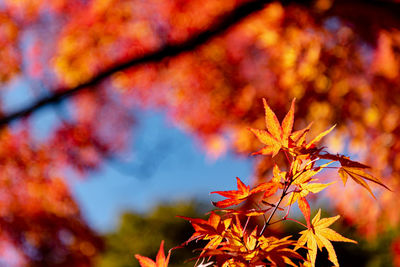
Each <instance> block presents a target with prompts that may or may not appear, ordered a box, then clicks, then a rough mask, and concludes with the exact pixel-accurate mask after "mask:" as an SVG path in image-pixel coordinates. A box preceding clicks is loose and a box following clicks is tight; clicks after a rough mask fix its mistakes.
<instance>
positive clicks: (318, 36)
mask: <svg viewBox="0 0 400 267" xmlns="http://www.w3.org/2000/svg"><path fill="white" fill-rule="evenodd" d="M398 14H400V2H399V1H396V0H369V1H361V0H347V1H346V0H315V1H307V0H303V1H294V0H289V1H261V0H236V1H205V0H192V1H182V0H147V1H138V0H131V1H128V0H57V1H54V0H34V1H32V0H31V1H28V0H21V1H14V0H4V1H2V3H1V4H0V22H1V23H0V44H1V51H0V55H1V56H0V81H1V83H2V86H3V91H4V92H7V90H17V89H16V87H17V86H16V84H22V85H24V86H25V87H26V88H28V89H27V90H28V92H29V93H30V94H31V95H32V97H31V99H32V102H31V103H28V104H27V105H26V106H23V107H19V108H20V109H16V110H11V111H10V110H7V109H6V108H5V107H6V104H7V103H5V102H6V99H5V98H2V100H3V101H1V107H2V111H1V115H0V125H1V130H0V161H1V165H0V183H1V185H2V187H1V191H0V199H1V201H0V229H1V231H0V242H1V245H2V248H3V247H4V248H5V249H2V250H1V251H2V252H3V251H4V253H3V254H4V255H3V257H4V258H6V259H7V258H9V257H8V256H9V255H8V254H7V253H10V252H9V251H12V253H13V255H14V254H15V255H17V256H16V257H17V258H18V264H19V265H26V266H90V265H92V264H93V259H94V256H95V255H97V254H98V253H99V252H100V251H101V250H102V249H103V243H102V241H101V239H99V238H98V236H97V235H96V233H94V232H93V231H92V230H91V229H90V227H89V226H88V225H87V224H86V222H85V221H84V220H83V219H82V216H81V212H80V209H79V206H78V205H77V204H76V202H75V201H74V199H73V198H72V196H71V192H70V190H69V188H68V185H67V183H66V181H65V177H66V175H67V173H68V172H67V171H70V170H74V171H77V172H80V173H82V174H83V175H84V174H85V173H87V171H90V170H94V169H97V168H98V167H99V166H101V164H103V163H104V161H105V160H106V159H108V158H110V157H112V156H113V155H115V154H116V153H118V152H119V151H122V150H124V148H126V147H127V144H128V141H129V138H130V136H131V131H132V129H134V122H135V118H134V116H133V114H132V112H131V110H132V108H133V107H135V108H137V107H140V108H157V109H162V110H164V111H165V112H166V113H167V114H168V116H169V118H171V119H172V120H173V121H174V123H176V124H177V125H179V126H181V127H182V128H184V129H185V130H186V131H188V132H189V133H190V134H192V135H193V136H194V138H197V139H198V140H200V141H201V142H202V144H204V148H205V151H207V152H208V153H209V154H210V155H211V156H214V157H218V156H220V155H221V154H223V153H224V152H225V151H226V149H233V150H234V151H235V152H236V153H238V154H246V155H247V154H249V153H251V152H254V151H260V149H262V150H263V149H265V150H270V152H271V153H273V154H275V153H278V151H279V150H280V149H281V147H284V146H286V145H287V144H286V143H287V142H288V135H290V134H291V133H290V129H291V128H292V127H289V126H288V125H286V126H285V125H284V124H285V121H288V120H285V114H286V112H287V110H288V109H289V106H288V103H289V102H290V100H291V99H293V98H296V116H297V119H296V120H295V122H294V126H295V127H293V128H297V129H302V128H305V127H307V123H308V122H310V121H314V125H313V127H312V128H310V131H311V133H310V136H315V134H313V133H320V132H323V131H324V130H326V129H328V128H329V127H330V126H331V125H333V124H335V123H337V126H336V128H335V129H334V130H333V131H332V133H331V137H329V138H327V139H326V140H324V141H325V142H326V143H327V144H328V145H329V147H330V148H331V149H332V150H334V151H333V152H335V153H336V152H341V153H344V152H346V153H351V154H355V155H357V156H358V157H359V158H360V159H362V160H361V161H362V162H366V163H367V164H368V165H369V166H373V169H374V171H375V173H374V177H382V180H383V181H384V182H385V184H386V185H388V187H389V188H391V189H392V190H393V191H396V190H398V189H399V186H400V184H399V181H400V177H399V175H400V172H399V171H400V157H399V156H398V154H399V152H400V65H399V63H400V17H399V16H398ZM10 88H11V89H10ZM13 88H14V89H13ZM1 97H3V95H2V96H1ZM261 98H265V99H267V100H268V105H269V106H271V108H272V109H273V110H274V111H275V113H276V115H277V116H276V117H277V118H276V120H277V121H278V124H277V126H279V127H276V129H267V130H268V131H269V133H270V134H271V136H272V137H273V139H274V140H275V143H273V144H272V146H271V145H267V147H264V148H263V146H261V145H260V143H259V141H258V140H257V138H256V137H255V136H254V135H253V134H252V133H251V132H250V131H248V128H252V129H264V128H265V127H264V124H265V121H264V119H260V116H259V114H260V112H263V105H262V104H261V101H260V99H261ZM45 106H54V112H55V113H56V114H57V116H59V121H58V123H57V124H56V125H54V126H52V127H51V129H50V130H49V131H48V132H47V133H46V134H47V136H46V138H45V139H40V138H37V137H36V136H35V135H34V134H33V131H32V129H34V127H35V125H34V123H32V120H31V117H32V116H31V115H32V114H35V112H36V111H38V110H40V109H41V108H43V107H45ZM59 108H62V112H60V110H59ZM288 116H290V115H288ZM280 123H281V124H280ZM261 141H262V140H261ZM268 144H270V143H268ZM262 150H261V151H262ZM261 151H260V152H261ZM337 160H339V159H337ZM341 160H342V161H343V162H345V161H346V160H347V159H346V158H344V157H343V158H341ZM341 163H342V162H341ZM347 163H349V164H350V162H347ZM342 165H343V164H342ZM350 165H351V164H350ZM343 166H345V167H343V168H342V171H341V177H342V179H343V181H344V182H345V181H346V180H347V178H348V177H350V178H352V180H353V181H356V183H357V181H358V182H360V181H363V179H368V178H369V177H366V176H365V175H364V174H362V175H361V176H360V173H359V169H360V168H363V166H349V165H346V164H344V165H343ZM271 167H272V166H271V160H270V159H267V158H265V157H263V158H261V157H257V163H256V165H255V170H254V173H255V176H258V177H262V176H263V175H264V174H265V172H266V171H267V170H269V169H270V168H271ZM371 177H372V176H371ZM353 181H349V182H348V183H347V185H346V190H341V189H340V190H341V191H340V192H339V191H335V190H339V189H334V188H333V189H329V191H328V194H329V195H330V196H332V203H333V205H334V206H335V207H336V209H338V210H339V211H340V214H343V216H344V218H345V220H346V221H347V222H349V223H353V224H354V225H355V226H356V227H357V229H358V230H359V232H360V233H362V234H364V235H366V236H368V237H371V238H372V237H374V236H376V235H377V233H379V232H381V231H384V230H385V229H388V228H391V227H396V226H398V225H399V221H400V213H398V212H397V208H398V207H399V205H400V199H399V198H398V197H396V194H393V193H392V192H391V191H389V190H382V191H379V190H380V189H378V188H375V187H374V188H372V189H371V188H368V189H369V191H370V193H371V194H373V195H375V196H376V199H377V203H378V204H376V203H375V202H374V201H375V200H374V199H373V198H371V197H370V195H369V192H364V191H365V190H362V187H356V183H353ZM375 182H376V181H375ZM379 182H380V181H379ZM380 183H381V182H380ZM238 185H240V183H239V181H238ZM364 187H365V186H364ZM335 188H337V187H335ZM238 189H239V190H238V191H240V192H241V194H242V197H244V196H247V195H248V194H251V191H249V192H247V191H248V190H247V189H246V188H242V187H240V188H238ZM246 190H247V191H246ZM360 190H362V191H360ZM372 191H374V192H372ZM338 193H340V194H341V196H343V197H342V198H340V199H338V198H335V197H334V196H335V195H336V194H338ZM300 199H301V198H300ZM239 200H240V199H238V198H236V199H233V200H229V201H233V202H237V201H239ZM220 205H222V206H224V204H221V203H220ZM360 216H361V217H362V218H363V219H362V220H360V219H359V218H360ZM316 221H318V220H317V219H316ZM316 223H317V222H316ZM7 251H8V252H7ZM160 251H162V247H161V250H160ZM160 253H161V252H160ZM398 254H400V253H398ZM160 255H161V254H160ZM331 256H332V255H331ZM332 257H333V256H332ZM397 257H400V256H399V255H397ZM162 258H163V257H162V256H160V261H162Z"/></svg>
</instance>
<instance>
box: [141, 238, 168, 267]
mask: <svg viewBox="0 0 400 267" xmlns="http://www.w3.org/2000/svg"><path fill="white" fill-rule="evenodd" d="M170 256H171V251H170V252H168V256H167V258H165V254H164V240H163V241H161V245H160V249H159V250H158V253H157V257H156V261H155V262H154V261H153V260H152V259H150V258H147V257H144V256H141V255H139V254H136V255H135V257H136V259H137V260H138V261H139V263H140V266H141V267H167V266H168V262H169V258H170Z"/></svg>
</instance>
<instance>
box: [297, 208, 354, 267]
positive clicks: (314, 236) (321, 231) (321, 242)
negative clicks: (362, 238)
mask: <svg viewBox="0 0 400 267" xmlns="http://www.w3.org/2000/svg"><path fill="white" fill-rule="evenodd" d="M320 216H321V209H320V210H319V211H318V213H317V215H315V217H314V218H313V219H312V222H311V226H310V227H309V228H308V229H307V230H304V231H301V232H300V234H301V237H300V238H299V240H298V247H300V246H303V245H304V244H306V243H307V248H308V254H309V257H310V261H311V266H313V267H314V266H315V260H316V258H317V247H318V248H319V250H320V251H321V250H322V248H326V250H327V251H328V258H329V260H330V261H331V262H332V263H333V264H334V265H335V266H339V263H338V260H337V257H336V253H335V250H334V248H333V245H332V243H331V242H330V241H341V242H351V243H357V241H354V240H352V239H349V238H346V237H344V236H342V235H340V234H338V233H337V232H335V231H334V230H332V229H329V228H328V227H329V226H330V225H331V224H333V223H334V222H335V221H337V220H338V219H339V218H340V215H337V216H335V217H330V218H323V219H320ZM298 247H296V248H298Z"/></svg>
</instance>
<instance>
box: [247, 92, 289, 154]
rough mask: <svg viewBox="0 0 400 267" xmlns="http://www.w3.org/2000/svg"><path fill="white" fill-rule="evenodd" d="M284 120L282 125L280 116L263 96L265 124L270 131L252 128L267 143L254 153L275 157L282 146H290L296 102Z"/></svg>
mask: <svg viewBox="0 0 400 267" xmlns="http://www.w3.org/2000/svg"><path fill="white" fill-rule="evenodd" d="M295 100H296V99H293V101H292V105H291V107H290V109H289V111H288V113H287V114H286V116H285V118H284V119H283V121H282V125H280V124H279V121H278V118H277V117H276V115H275V113H274V112H273V111H272V110H271V108H270V107H269V106H268V104H267V101H266V100H265V99H264V98H263V103H264V109H265V124H266V126H267V130H268V131H264V130H259V129H253V128H250V131H252V132H253V133H254V134H255V135H256V136H257V138H258V139H259V140H260V141H261V143H263V144H264V145H265V147H263V148H262V149H261V150H260V151H258V152H255V153H253V155H255V154H262V155H271V154H272V157H274V156H275V155H276V154H278V152H279V151H280V149H281V148H282V147H286V148H288V146H289V136H290V135H291V133H292V129H293V121H294V102H295Z"/></svg>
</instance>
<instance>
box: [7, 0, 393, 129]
mask: <svg viewBox="0 0 400 267" xmlns="http://www.w3.org/2000/svg"><path fill="white" fill-rule="evenodd" d="M272 1H273V0H253V1H249V2H245V3H244V4H241V5H239V6H238V7H236V8H235V9H234V10H232V11H231V12H229V13H226V14H222V15H221V16H219V17H218V18H217V19H215V20H214V21H213V23H211V25H212V26H211V27H210V28H208V29H206V30H204V31H203V32H200V33H198V34H195V35H194V36H192V37H191V38H189V39H188V40H186V41H185V42H182V43H178V44H173V45H166V46H164V47H162V48H160V49H159V50H157V51H155V52H150V53H148V54H145V55H143V56H140V57H136V58H131V59H128V60H126V61H125V62H122V63H118V64H115V65H113V66H111V67H109V68H107V69H106V70H103V71H100V72H99V73H98V74H96V75H95V76H93V77H91V78H89V79H88V80H87V81H86V82H84V83H82V84H80V85H78V86H76V87H72V88H68V87H61V88H57V89H56V90H51V91H53V92H54V93H53V94H52V95H50V96H47V97H44V98H42V99H39V100H38V101H36V102H34V103H32V104H31V105H28V106H27V107H25V108H22V109H21V110H19V111H16V112H13V113H10V114H8V115H5V116H3V117H0V127H3V126H5V125H8V124H9V123H11V122H12V121H15V120H17V119H20V118H23V117H26V116H28V115H30V114H31V113H33V112H35V111H37V110H39V109H41V108H43V107H45V106H48V105H51V104H57V103H60V102H62V101H63V100H65V99H67V98H70V97H71V96H73V95H76V94H78V93H79V92H81V91H83V90H84V89H87V90H96V85H98V84H100V83H101V82H102V81H104V80H105V79H107V78H109V77H110V76H111V75H112V74H114V73H116V72H118V71H123V70H126V69H128V68H131V67H135V66H139V65H141V64H144V63H149V62H159V61H162V60H163V59H165V58H167V57H173V56H176V55H178V54H181V53H184V52H187V51H191V50H193V49H195V48H197V47H198V46H200V45H203V44H205V43H206V42H208V41H210V40H211V39H212V38H213V37H215V36H218V35H220V34H223V33H224V32H226V30H228V29H229V28H230V27H232V26H234V25H236V24H238V23H239V22H241V21H242V20H244V19H245V18H247V17H248V16H250V15H251V14H254V13H256V12H257V11H260V10H262V9H263V8H264V6H265V4H267V3H269V2H272ZM313 2H314V0H297V1H296V0H282V1H281V3H283V4H284V5H286V4H291V3H297V4H298V5H301V6H305V7H307V8H312V6H313ZM398 12H400V5H399V4H398V3H393V2H388V1H382V0H368V1H366V2H363V1H361V0H352V1H349V0H336V1H334V5H333V6H332V8H331V9H330V10H328V11H327V12H326V13H323V14H318V16H320V17H321V18H323V17H329V16H338V17H341V18H343V19H345V20H349V21H350V22H352V23H354V24H360V22H362V23H361V24H362V25H361V27H358V28H361V29H362V28H366V27H365V25H367V24H370V23H365V22H368V20H371V17H373V18H374V20H373V21H374V22H373V23H374V24H375V25H376V23H378V24H379V26H382V27H385V28H390V27H392V28H400V16H397V14H399V13H398ZM360 17H361V18H360ZM385 18H386V19H385ZM356 26H357V25H356ZM371 27H372V26H369V27H368V32H369V36H367V34H365V35H366V36H363V37H364V39H368V37H370V36H371ZM360 34H361V35H363V33H362V32H361V33H360ZM372 35H373V33H372ZM374 37H375V36H374Z"/></svg>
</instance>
